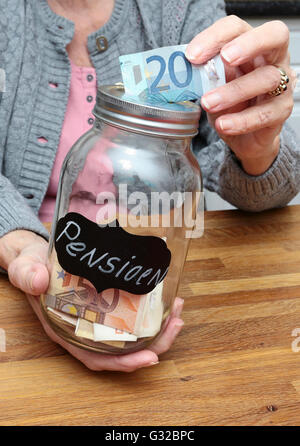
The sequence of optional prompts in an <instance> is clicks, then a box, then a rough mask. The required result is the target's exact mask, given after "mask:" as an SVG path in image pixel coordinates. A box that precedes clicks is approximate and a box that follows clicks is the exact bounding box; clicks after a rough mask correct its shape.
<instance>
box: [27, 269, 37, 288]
mask: <svg viewBox="0 0 300 446" xmlns="http://www.w3.org/2000/svg"><path fill="white" fill-rule="evenodd" d="M35 276H36V273H32V274H31V275H30V278H29V284H30V289H31V290H33V282H34V278H35Z"/></svg>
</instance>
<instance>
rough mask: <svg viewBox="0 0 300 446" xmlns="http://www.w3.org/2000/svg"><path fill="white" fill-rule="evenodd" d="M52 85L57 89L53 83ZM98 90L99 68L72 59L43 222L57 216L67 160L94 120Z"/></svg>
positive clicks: (43, 205) (43, 204)
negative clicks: (64, 163) (67, 95)
mask: <svg viewBox="0 0 300 446" xmlns="http://www.w3.org/2000/svg"><path fill="white" fill-rule="evenodd" d="M52 88H56V86H55V85H54V84H53V85H52ZM96 93H97V80H96V71H95V69H94V68H93V67H78V66H76V65H74V63H73V62H72V61H71V84H70V93H69V100H68V104H67V109H66V114H65V120H64V123H63V126H62V132H61V137H60V142H59V146H58V150H57V154H56V158H55V161H54V165H53V169H52V173H51V178H50V182H49V186H48V190H47V193H46V196H45V198H44V201H43V203H42V205H41V208H40V211H39V218H40V220H41V221H42V222H51V221H52V219H53V214H54V209H55V200H56V193H57V189H58V181H59V174H60V170H61V167H62V163H63V160H64V158H65V156H66V155H67V153H68V152H69V150H70V148H71V147H72V145H73V144H74V143H75V141H77V139H78V138H79V137H80V136H81V135H83V133H85V132H87V131H88V130H89V129H90V128H91V127H92V125H93V123H94V118H93V115H92V110H93V108H94V105H95V100H96Z"/></svg>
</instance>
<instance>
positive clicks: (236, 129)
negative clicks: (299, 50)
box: [186, 16, 297, 175]
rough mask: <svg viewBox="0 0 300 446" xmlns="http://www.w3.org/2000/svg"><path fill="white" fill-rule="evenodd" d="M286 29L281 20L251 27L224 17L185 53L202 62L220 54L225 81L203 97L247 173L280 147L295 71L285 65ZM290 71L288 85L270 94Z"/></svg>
mask: <svg viewBox="0 0 300 446" xmlns="http://www.w3.org/2000/svg"><path fill="white" fill-rule="evenodd" d="M288 45H289V30H288V28H287V26H286V25H285V24H284V23H283V22H281V21H279V20H275V21H271V22H267V23H264V24H263V25H261V26H259V27H257V28H252V27H251V26H250V25H249V24H248V23H247V22H245V21H244V20H242V19H240V18H239V17H236V16H228V17H224V18H222V19H220V20H218V21H217V22H215V23H214V24H213V25H212V26H210V27H209V28H207V29H206V30H204V31H202V32H201V33H200V34H198V35H197V36H196V37H195V38H194V39H193V40H192V41H191V42H190V44H189V45H188V47H187V50H186V57H187V58H188V59H189V60H190V62H191V63H193V64H203V63H206V62H207V61H208V60H209V59H211V58H212V57H214V56H215V55H216V54H218V53H220V54H221V57H222V59H223V62H224V66H225V74H226V81H227V83H226V84H225V85H223V86H221V87H218V88H217V89H215V90H213V91H210V92H209V93H206V94H205V95H204V96H203V97H202V99H201V105H202V107H203V108H204V109H205V110H206V111H207V113H208V117H209V121H210V122H211V123H212V124H213V125H214V126H215V129H216V131H217V132H218V134H219V136H220V137H221V138H222V139H223V140H224V141H225V142H226V144H227V145H228V146H229V147H230V149H231V150H232V151H233V152H234V153H235V155H236V156H237V158H238V159H239V160H240V162H241V163H242V166H243V169H244V170H245V171H246V172H247V173H248V174H250V175H261V174H262V173H264V172H265V171H266V170H267V169H268V168H269V167H270V166H271V165H272V163H273V162H274V160H275V159H276V157H277V155H278V152H279V145H280V132H281V129H282V125H283V123H284V122H285V121H286V119H287V118H288V117H289V115H290V114H291V112H292V109H293V87H294V85H295V83H296V79H297V78H296V74H295V72H294V71H293V70H291V68H290V65H289V52H288ZM278 68H282V69H283V70H284V71H285V72H286V74H287V75H288V77H289V79H290V82H289V83H288V85H287V90H286V91H284V92H282V93H281V94H280V95H279V96H270V95H269V94H268V92H269V91H273V90H275V89H276V88H277V87H278V86H279V84H280V80H281V74H280V71H279V69H278Z"/></svg>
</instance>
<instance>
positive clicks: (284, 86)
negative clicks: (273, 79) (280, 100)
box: [269, 67, 289, 96]
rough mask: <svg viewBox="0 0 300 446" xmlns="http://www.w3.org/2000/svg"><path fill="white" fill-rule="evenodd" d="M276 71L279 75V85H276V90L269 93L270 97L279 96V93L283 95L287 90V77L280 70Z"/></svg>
mask: <svg viewBox="0 0 300 446" xmlns="http://www.w3.org/2000/svg"><path fill="white" fill-rule="evenodd" d="M276 68H277V67H276ZM278 70H279V72H280V75H281V79H280V84H279V85H278V87H277V88H275V90H273V91H269V95H270V96H279V95H280V94H281V93H283V92H284V91H286V90H287V84H288V82H289V77H288V75H287V74H286V72H285V71H284V70H283V69H282V68H278Z"/></svg>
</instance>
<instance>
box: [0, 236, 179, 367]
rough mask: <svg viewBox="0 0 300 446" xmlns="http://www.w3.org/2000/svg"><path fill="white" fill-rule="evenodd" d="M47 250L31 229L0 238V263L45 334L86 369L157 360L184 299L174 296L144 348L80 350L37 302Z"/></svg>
mask: <svg viewBox="0 0 300 446" xmlns="http://www.w3.org/2000/svg"><path fill="white" fill-rule="evenodd" d="M47 254H48V243H47V242H46V241H45V240H44V239H43V238H42V237H40V236H38V235H37V234H35V233H33V232H30V231H24V230H17V231H12V232H10V233H8V234H6V235H5V236H3V237H1V238H0V266H1V267H2V268H4V269H6V270H7V272H8V276H9V280H10V281H11V283H12V284H13V285H14V286H16V287H17V288H20V289H21V290H22V291H24V292H25V293H26V294H27V298H28V300H29V302H30V304H31V306H32V308H33V310H34V311H35V313H36V314H37V316H38V318H39V319H40V321H41V323H42V325H43V328H44V330H45V332H46V333H47V335H48V336H49V337H50V338H51V339H52V340H53V341H54V342H56V343H58V344H60V345H61V346H62V347H63V348H65V349H66V350H67V351H68V352H69V353H71V355H73V356H74V357H75V358H77V359H79V361H81V362H82V363H83V364H85V365H86V366H87V367H88V368H89V369H91V370H115V371H124V372H131V371H134V370H136V369H139V368H141V367H147V366H150V365H153V364H156V363H157V362H158V355H160V354H161V353H164V352H166V351H167V350H168V349H169V348H170V347H171V345H172V343H173V342H174V340H175V338H176V336H177V335H178V333H179V332H180V330H181V328H182V326H183V321H182V320H181V319H180V314H181V311H182V307H183V300H182V299H179V298H176V300H175V303H174V307H173V312H172V314H171V316H170V317H169V319H168V321H167V323H166V324H165V328H164V331H163V333H162V335H161V336H160V337H159V339H158V340H157V341H156V342H154V343H153V344H152V345H151V346H150V347H149V349H147V350H142V351H140V352H136V353H131V354H127V355H122V356H111V355H103V354H100V353H92V352H88V351H85V350H82V349H80V348H78V347H75V346H73V345H71V344H68V343H67V342H66V341H64V340H63V339H61V338H60V337H59V336H57V334H56V333H55V332H54V331H53V330H52V328H51V327H50V326H49V325H48V323H47V321H46V319H45V318H44V316H43V314H42V311H41V308H40V302H39V295H40V294H42V293H44V292H45V291H46V290H47V288H48V284H49V273H48V269H47V267H46V262H47Z"/></svg>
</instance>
